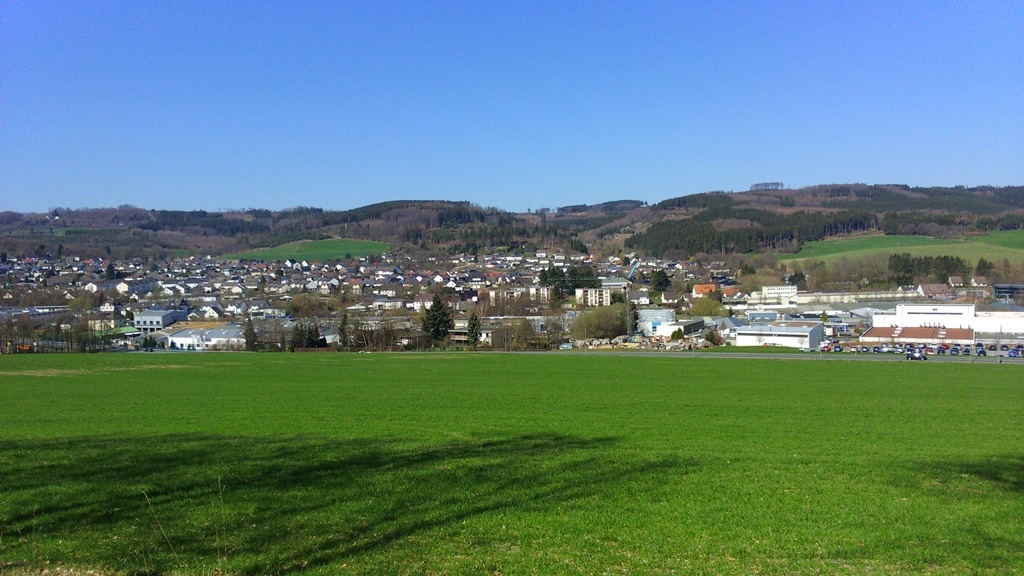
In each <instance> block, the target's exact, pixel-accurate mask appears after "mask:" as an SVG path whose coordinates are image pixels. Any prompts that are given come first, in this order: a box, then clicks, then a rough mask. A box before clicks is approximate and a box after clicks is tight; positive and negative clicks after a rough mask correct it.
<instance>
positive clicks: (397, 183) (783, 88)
mask: <svg viewBox="0 0 1024 576" xmlns="http://www.w3.org/2000/svg"><path fill="white" fill-rule="evenodd" d="M764 181H781V182H784V183H786V184H787V185H790V186H794V187H799V186H808V185H813V184H823V183H835V182H866V183H906V184H910V185H915V186H926V185H957V184H963V185H967V186H973V185H982V184H994V185H1008V184H1024V2H1020V1H1017V0H1010V1H1004V0H991V1H982V2H954V3H946V2H932V1H928V2H914V1H898V2H892V1H889V0H886V1H881V2H864V1H855V2H833V1H828V2H819V1H809V2H804V3H791V2H782V1H770V2H717V1H715V2H711V1H708V2H679V1H673V2H625V1H623V2H610V3H604V2H590V1H588V2H578V1H572V2H557V1H549V0H544V1H528V2H484V1H463V2H451V3H445V2H438V1H429V2H428V1H422V2H408V1H402V2H370V1H361V0H360V1H347V2H299V1H288V2H249V1H238V2H225V1H216V2H160V1H145V2H139V1H130V2H115V1H100V0H86V1H82V2H68V1H64V0H60V1H56V2H43V1H39V0H29V1H27V2H24V1H20V0H5V1H4V2H0V210H17V211H44V210H47V209H48V208H51V207H71V208H80V207H103V206H117V205H120V204H134V205H136V206H140V207H143V208H169V209H184V210H192V209H207V210H217V209H223V208H250V207H259V208H271V209H279V208H285V207H292V206H299V205H302V206H318V207H322V208H326V209H346V208H353V207H357V206H363V205H366V204H370V203H373V202H379V201H383V200H393V199H450V200H469V201H472V202H475V203H478V204H481V205H484V206H497V207H499V208H504V209H508V210H516V211H525V210H526V209H527V208H533V209H536V208H540V207H550V208H554V207H557V206H563V205H569V204H578V203H597V202H603V201H608V200H616V199H637V200H646V201H649V202H656V201H659V200H663V199H665V198H672V197H676V196H681V195H684V194H691V193H695V192H704V191H708V190H746V189H747V188H748V187H749V186H750V185H751V184H753V183H756V182H764Z"/></svg>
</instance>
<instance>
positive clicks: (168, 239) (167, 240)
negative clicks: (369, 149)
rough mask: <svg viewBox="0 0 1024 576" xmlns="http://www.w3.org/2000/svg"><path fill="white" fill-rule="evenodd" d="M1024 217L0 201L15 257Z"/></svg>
mask: <svg viewBox="0 0 1024 576" xmlns="http://www.w3.org/2000/svg"><path fill="white" fill-rule="evenodd" d="M1020 228H1024V186H1010V187H992V186H984V187H976V188H964V187H932V188H913V187H910V186H905V185H898V184H893V185H865V184H842V185H821V186H811V187H807V188H801V189H795V190H794V189H783V190H757V191H749V192H738V193H725V192H707V193H702V194H693V195H688V196H679V197H676V198H671V199H668V200H664V201H662V202H658V203H656V204H654V205H649V204H648V203H647V202H645V201H642V200H618V201H612V202H604V203H601V204H595V205H586V204H579V205H568V206H562V207H557V208H543V209H539V210H536V211H531V212H528V213H520V214H516V213H511V212H506V211H503V210H500V209H497V208H485V207H481V206H478V205H476V204H473V203H470V202H450V201H433V200H428V201H422V200H407V201H391V202H382V203H378V204H371V205H368V206H363V207H361V208H356V209H352V210H344V211H331V210H323V209H321V208H314V207H303V206H300V207H296V208H291V209H287V210H279V211H272V210H266V209H250V210H240V211H230V212H206V211H203V210H194V211H175V210H146V209H143V208H138V207H134V206H120V207H117V208H102V209H82V210H71V209H64V208H55V209H52V210H50V211H49V212H47V213H45V214H20V213H14V212H0V249H2V250H3V251H4V252H7V253H10V254H23V255H38V256H43V255H47V254H52V255H57V254H62V253H63V254H76V255H86V256H92V255H95V256H104V255H111V256H114V257H121V258H123V257H150V256H164V255H167V254H170V253H192V254H201V255H205V254H225V253H231V252H238V251H243V250H249V249H253V248H261V247H267V246H275V245H279V244H284V243H287V242H293V241H298V240H304V239H317V238H325V237H348V238H359V239H366V240H377V241H384V242H388V243H389V244H391V245H392V246H393V247H394V249H396V250H407V251H417V252H427V253H438V254H442V253H443V254H453V253H459V252H468V253H476V252H479V251H483V250H486V251H491V250H496V251H501V250H507V251H530V250H539V249H565V250H573V251H589V252H595V253H600V254H608V253H617V252H619V251H622V250H629V251H636V252H639V253H641V254H644V255H654V256H662V255H664V254H666V253H671V254H673V255H674V256H676V257H688V256H692V255H694V254H698V253H702V252H704V253H732V252H759V251H779V252H795V251H796V250H798V249H799V247H800V245H801V244H803V243H804V242H808V241H811V240H819V239H822V238H826V237H831V236H841V235H845V234H851V233H860V232H864V231H877V232H884V233H886V234H916V235H927V236H935V237H959V236H964V235H969V234H974V233H984V232H987V231H992V230H1014V229H1020Z"/></svg>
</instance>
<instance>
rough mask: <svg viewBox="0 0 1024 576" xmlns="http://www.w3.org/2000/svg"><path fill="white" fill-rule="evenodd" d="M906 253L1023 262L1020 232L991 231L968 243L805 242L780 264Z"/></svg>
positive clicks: (919, 239) (890, 239)
mask: <svg viewBox="0 0 1024 576" xmlns="http://www.w3.org/2000/svg"><path fill="white" fill-rule="evenodd" d="M902 252H907V253H909V254H911V255H913V256H943V255H946V256H959V257H961V258H964V259H966V260H967V261H968V262H971V263H972V264H973V263H976V262H977V261H978V259H979V258H985V259H986V260H989V261H995V260H1003V259H1009V260H1010V261H1011V262H1021V261H1022V260H1024V230H1014V231H1008V232H993V233H991V234H988V235H985V236H974V237H972V238H971V239H969V240H952V239H939V238H930V237H927V236H854V237H851V238H832V239H828V240H821V241H817V242H808V243H807V244H805V245H804V246H803V247H802V248H801V250H800V252H799V253H797V254H781V255H779V259H780V260H783V261H801V260H820V261H823V262H826V263H827V262H831V261H833V260H837V259H839V258H849V259H857V258H866V257H877V256H883V257H888V256H889V255H890V254H896V253H902Z"/></svg>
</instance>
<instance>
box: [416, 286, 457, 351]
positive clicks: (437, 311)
mask: <svg viewBox="0 0 1024 576" xmlns="http://www.w3.org/2000/svg"><path fill="white" fill-rule="evenodd" d="M454 326H455V324H454V322H452V310H451V308H450V307H449V306H448V303H447V302H445V301H444V300H442V299H441V295H440V294H434V300H433V302H431V303H430V308H429V309H427V312H426V313H425V314H424V315H423V331H424V332H426V333H427V334H430V338H431V339H432V340H434V341H435V342H438V341H440V340H444V339H445V337H447V336H448V331H449V330H451V329H452V328H453V327H454Z"/></svg>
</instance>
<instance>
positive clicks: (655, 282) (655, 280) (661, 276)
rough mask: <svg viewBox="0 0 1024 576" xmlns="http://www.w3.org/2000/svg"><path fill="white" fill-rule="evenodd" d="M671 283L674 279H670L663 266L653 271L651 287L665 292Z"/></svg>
mask: <svg viewBox="0 0 1024 576" xmlns="http://www.w3.org/2000/svg"><path fill="white" fill-rule="evenodd" d="M671 285H672V281H671V280H669V279H668V274H666V273H665V271H664V270H662V269H661V268H659V269H657V270H655V271H654V272H651V289H653V290H656V291H658V292H664V291H665V290H666V289H667V288H668V287H669V286H671Z"/></svg>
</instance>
